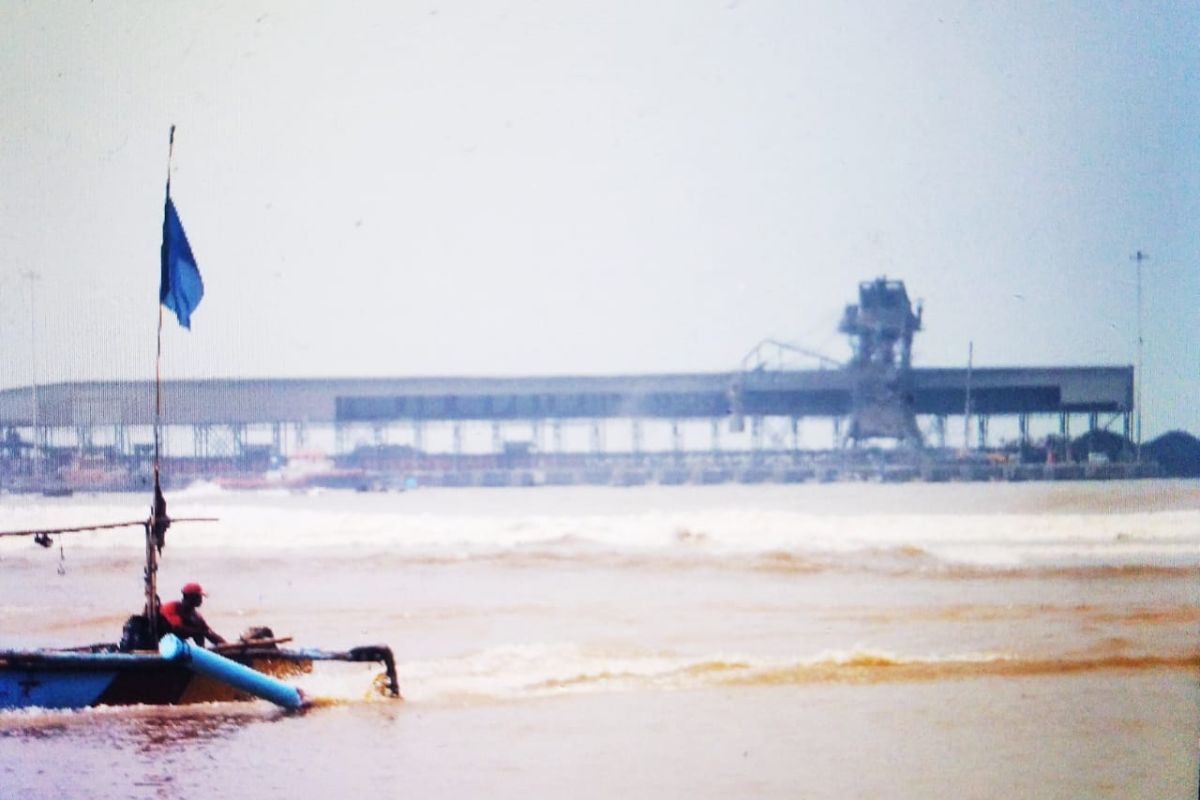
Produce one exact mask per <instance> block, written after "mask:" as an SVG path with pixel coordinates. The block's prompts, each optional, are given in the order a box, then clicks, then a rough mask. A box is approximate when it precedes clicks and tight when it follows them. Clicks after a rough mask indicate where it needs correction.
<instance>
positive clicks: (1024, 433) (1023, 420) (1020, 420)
mask: <svg viewBox="0 0 1200 800" xmlns="http://www.w3.org/2000/svg"><path fill="white" fill-rule="evenodd" d="M1017 430H1018V431H1019V432H1020V437H1019V438H1020V442H1021V448H1022V449H1024V448H1026V447H1028V446H1029V415H1028V414H1021V415H1019V416H1018V417H1017Z"/></svg>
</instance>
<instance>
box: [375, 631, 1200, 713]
mask: <svg viewBox="0 0 1200 800" xmlns="http://www.w3.org/2000/svg"><path fill="white" fill-rule="evenodd" d="M399 666H400V674H401V676H405V677H406V679H407V681H408V684H409V686H410V689H409V690H408V691H407V692H406V697H408V699H410V700H413V701H416V702H428V703H438V704H474V703H484V702H501V701H508V700H518V699H524V698H535V697H548V696H557V695H563V694H576V693H587V692H631V691H679V690H691V689H703V688H712V687H722V686H725V687H753V686H782V685H796V686H800V685H805V684H828V683H840V684H876V683H889V682H920V681H944V680H969V679H974V678H985V677H1000V676H1002V677H1025V676H1039V675H1072V674H1080V673H1088V672H1104V671H1145V670H1162V669H1169V670H1189V671H1200V651H1197V652H1193V653H1186V654H1179V655H1162V654H1140V655H1139V654H1113V653H1104V652H1097V653H1094V654H1090V655H1089V654H1085V655H1079V656H1056V657H1045V658H1038V657H1032V658H1031V657H1025V656H1018V655H1010V654H996V653H967V654H960V655H948V656H924V657H922V656H908V655H900V654H896V653H891V652H886V651H882V650H873V649H866V648H858V649H852V650H846V651H827V652H822V653H819V654H817V655H814V656H812V657H809V658H797V659H791V660H787V659H770V658H757V657H742V656H728V655H713V656H700V657H687V656H681V655H674V654H662V653H659V654H635V653H628V654H607V655H605V654H600V653H595V652H589V651H588V650H587V649H584V648H578V647H575V646H571V645H525V646H512V647H500V648H493V649H489V650H485V651H481V652H477V653H472V654H469V655H464V656H460V657H457V658H446V659H437V660H432V661H418V662H409V663H406V664H401V665H399Z"/></svg>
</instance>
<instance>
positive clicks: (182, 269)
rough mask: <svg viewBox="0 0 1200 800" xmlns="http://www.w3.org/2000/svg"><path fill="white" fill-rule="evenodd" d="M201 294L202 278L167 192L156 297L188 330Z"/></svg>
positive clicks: (202, 293) (202, 291) (202, 290)
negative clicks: (160, 266) (160, 281)
mask: <svg viewBox="0 0 1200 800" xmlns="http://www.w3.org/2000/svg"><path fill="white" fill-rule="evenodd" d="M202 297H204V281H202V280H200V268H199V267H197V266H196V257H195V256H193V255H192V248H191V245H189V244H188V240H187V234H186V233H184V232H183V223H182V222H180V221H179V213H178V212H177V211H176V210H175V204H174V203H172V202H171V196H170V195H167V207H166V209H165V211H164V213H163V239H162V283H161V284H160V285H159V289H158V300H159V302H160V303H162V304H163V305H165V306H166V307H167V308H169V309H171V310H172V311H174V312H175V316H176V318H178V320H179V324H180V325H182V326H183V327H185V328H187V329H188V330H191V328H192V312H193V311H195V310H196V306H198V305H200V298H202Z"/></svg>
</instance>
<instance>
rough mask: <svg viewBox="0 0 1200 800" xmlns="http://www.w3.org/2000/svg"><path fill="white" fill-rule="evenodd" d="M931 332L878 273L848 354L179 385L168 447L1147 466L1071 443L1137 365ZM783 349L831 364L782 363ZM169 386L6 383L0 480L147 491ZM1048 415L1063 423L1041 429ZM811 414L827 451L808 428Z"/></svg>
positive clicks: (615, 477) (577, 472) (926, 466)
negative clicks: (932, 352)
mask: <svg viewBox="0 0 1200 800" xmlns="http://www.w3.org/2000/svg"><path fill="white" fill-rule="evenodd" d="M921 328H922V309H921V307H920V306H919V305H918V306H916V307H914V305H913V303H912V302H911V300H910V298H909V295H908V291H907V289H906V287H905V284H904V283H903V281H899V280H889V279H887V278H884V277H880V278H876V279H873V280H867V281H863V282H862V283H860V284H859V285H858V297H857V302H855V303H851V304H848V305H847V306H846V307H845V310H844V313H843V314H842V317H841V321H840V323H839V326H838V330H839V331H840V332H842V333H843V334H845V335H846V336H847V337H848V339H849V343H850V350H851V357H850V358H849V360H848V361H846V362H844V363H843V362H839V361H837V360H835V359H832V358H829V357H827V356H824V355H821V354H818V353H812V352H811V351H807V350H805V349H804V348H802V347H799V346H795V345H787V344H786V343H781V342H773V341H772V340H767V341H765V342H764V343H762V344H761V345H760V346H759V347H758V348H756V349H755V350H753V351H751V353H750V354H748V356H747V358H746V359H744V360H743V362H742V363H741V364H740V365H738V367H737V368H736V369H733V370H730V371H725V372H712V373H686V374H680V373H665V374H643V375H608V376H603V375H577V376H542V377H538V376H531V377H396V378H280V379H223V378H214V379H207V380H179V381H165V382H164V383H163V385H162V393H163V395H162V399H163V425H164V428H165V429H166V430H167V434H166V451H167V453H166V457H167V458H168V459H170V460H171V463H172V468H171V470H170V474H172V475H173V476H176V480H195V479H201V478H208V479H220V480H224V481H226V482H227V483H228V484H229V485H234V486H236V485H244V486H254V485H260V484H262V483H263V482H275V483H281V484H286V485H327V486H352V487H355V488H381V487H384V488H396V487H399V486H403V485H407V486H412V485H423V484H440V485H477V484H485V485H529V484H540V483H617V484H637V483H653V482H657V483H687V482H700V483H716V482H723V481H735V480H736V481H744V482H758V481H769V480H778V481H800V480H809V479H815V480H836V479H842V478H851V479H861V478H864V477H882V478H884V479H907V478H924V479H929V480H944V479H955V478H970V479H979V478H981V477H990V478H996V477H1000V478H1007V479H1039V478H1064V477H1067V478H1070V477H1137V476H1143V475H1149V474H1153V472H1154V468H1153V465H1152V464H1146V463H1141V462H1139V461H1138V460H1137V459H1136V458H1135V453H1136V449H1135V448H1134V447H1133V446H1129V447H1117V448H1116V449H1114V448H1113V447H1109V448H1108V450H1107V451H1105V452H1104V453H1103V454H1102V455H1101V454H1100V453H1099V452H1098V451H1097V449H1096V448H1091V449H1090V450H1088V449H1087V448H1082V449H1081V448H1080V447H1078V446H1074V447H1073V446H1072V444H1073V441H1076V440H1073V439H1072V430H1073V426H1074V432H1075V434H1077V435H1078V434H1080V433H1085V432H1086V435H1087V436H1091V437H1093V438H1096V437H1101V436H1103V437H1107V439H1108V440H1109V441H1110V442H1112V441H1118V442H1129V440H1130V436H1131V420H1132V415H1133V413H1134V411H1135V408H1134V368H1133V367H1132V366H1105V365H1101V366H1085V365H1076V366H1051V367H975V366H973V365H965V366H963V367H956V368H930V367H921V366H916V365H914V364H913V363H912V361H913V360H912V344H913V337H914V336H915V335H916V334H917V333H918V332H919V331H920V330H921ZM772 347H774V348H776V349H782V348H789V349H792V350H795V351H797V352H800V353H804V354H807V355H809V356H812V357H813V359H814V360H816V361H817V362H818V363H817V365H816V366H815V368H803V369H798V368H790V367H783V366H778V365H773V364H772V363H770V360H769V359H768V358H766V357H765V356H764V352H766V351H768V350H770V349H771V348H772ZM153 392H154V384H153V382H137V381H134V382H128V381H124V382H73V383H49V384H47V383H42V384H40V385H38V387H37V389H36V391H34V389H33V387H20V388H12V389H7V390H3V391H0V490H3V489H5V488H7V489H9V490H15V488H17V487H20V486H22V485H28V484H29V478H30V476H31V475H32V472H31V467H32V465H33V464H34V463H35V462H37V461H39V460H40V461H41V462H43V467H42V468H43V469H45V470H46V474H45V477H44V482H57V483H55V484H54V485H53V486H51V485H49V484H47V485H45V486H42V488H43V489H46V488H50V489H53V488H55V487H56V486H57V487H60V488H65V489H67V490H71V489H88V488H95V489H121V488H128V489H138V488H144V485H145V479H146V464H147V463H148V461H147V459H148V456H149V455H150V454H151V452H152V444H151V442H152V439H151V431H152V425H153V419H152V418H151V416H150V410H152V409H153V408H154V403H153V402H151V399H152V397H153ZM997 419H1002V420H1005V421H1006V423H1007V425H1008V427H1009V428H1011V427H1012V424H1011V423H1012V422H1013V421H1015V423H1016V426H1015V436H1013V437H1012V438H1010V439H1009V440H1008V441H1006V442H1004V443H1003V446H1002V447H997V443H995V442H993V441H990V440H989V429H990V427H991V425H992V422H993V421H995V420H997ZM952 420H955V421H959V422H960V423H961V428H960V427H958V426H955V427H951V425H952ZM1034 422H1037V423H1038V424H1039V425H1040V426H1041V428H1042V429H1043V430H1045V429H1047V428H1049V432H1048V433H1046V434H1045V435H1043V436H1042V437H1040V438H1035V436H1034V434H1033V432H1032V426H1033V423H1034ZM814 423H815V424H816V426H817V427H822V428H823V429H824V430H827V431H830V432H831V434H832V435H830V436H829V438H828V439H827V440H825V441H826V442H827V444H824V443H823V444H822V446H819V447H814V446H813V445H812V443H811V440H810V439H807V438H806V437H805V435H804V431H805V428H806V426H812V425H814ZM960 429H961V430H963V431H964V436H963V441H962V442H960V443H957V445H956V446H954V447H949V446H948V442H947V431H948V430H954V431H957V430H960ZM685 434H686V435H685ZM1085 450H1088V451H1087V452H1085ZM35 456H36V458H35Z"/></svg>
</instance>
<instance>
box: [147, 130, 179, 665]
mask: <svg viewBox="0 0 1200 800" xmlns="http://www.w3.org/2000/svg"><path fill="white" fill-rule="evenodd" d="M174 155H175V126H174V125H172V126H171V133H170V136H169V137H168V140H167V200H168V201H170V199H171V159H172V157H173V156H174ZM163 246H164V247H165V246H166V245H165V243H164V245H163ZM162 326H163V306H162V299H161V298H159V303H158V337H157V345H156V347H155V352H154V504H153V505H151V506H150V518H149V519H148V520H147V521H146V572H145V583H146V621H147V623H148V626H149V629H150V636H151V637H152V638H153V639H154V640H155V641H157V640H158V554H159V553H161V552H162V547H163V542H164V539H165V536H166V533H167V528H168V527H170V525H171V519H170V517H168V516H167V501H166V498H164V497H163V493H162V481H161V478H160V475H159V473H160V464H161V459H162Z"/></svg>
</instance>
